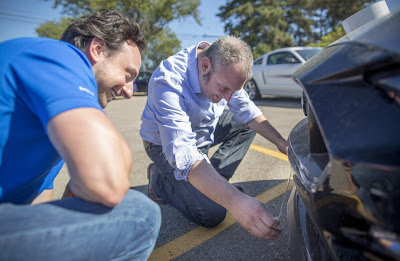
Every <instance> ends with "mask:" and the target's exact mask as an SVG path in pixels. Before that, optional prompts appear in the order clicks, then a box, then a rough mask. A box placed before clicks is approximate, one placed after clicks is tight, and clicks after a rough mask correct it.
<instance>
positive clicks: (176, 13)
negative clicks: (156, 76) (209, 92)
mask: <svg viewBox="0 0 400 261" xmlns="http://www.w3.org/2000/svg"><path fill="white" fill-rule="evenodd" d="M44 1H49V0H44ZM52 1H54V5H53V7H54V8H56V7H59V6H61V7H62V14H63V15H67V16H69V17H71V18H77V17H80V16H82V15H86V14H89V13H92V12H94V11H97V10H100V9H111V10H116V11H119V12H121V13H123V14H125V15H127V16H129V17H131V18H132V19H133V20H135V21H136V22H137V23H138V24H139V25H140V27H141V28H142V30H143V31H144V33H145V35H146V41H147V42H148V43H151V44H150V45H149V46H148V47H147V51H146V55H145V58H144V61H145V64H146V65H147V66H150V67H149V69H154V65H155V66H157V65H158V64H159V62H160V61H161V60H162V59H165V58H167V57H168V56H170V55H172V54H173V53H174V52H175V51H176V50H177V49H180V41H179V40H178V38H177V37H176V35H175V34H174V33H172V32H171V31H170V30H169V29H168V23H170V22H171V21H173V20H176V19H184V18H186V17H189V16H191V17H193V18H194V19H195V21H196V22H197V23H198V24H201V23H200V20H199V17H198V6H199V5H200V0H149V1H143V0H52ZM50 25H51V26H52V28H53V30H54V32H57V31H63V30H61V29H56V27H57V26H60V27H62V26H63V25H62V21H61V22H59V23H54V22H53V23H52V22H46V23H45V24H43V25H41V26H40V27H39V28H38V29H37V32H38V34H39V31H40V32H41V33H44V34H39V36H47V37H49V35H47V34H46V33H47V31H46V30H42V29H40V28H41V27H42V26H47V27H50ZM64 29H65V28H64ZM38 30H39V31H38ZM164 30H166V32H164ZM166 36H168V37H166ZM59 37H61V34H60V36H59ZM59 37H57V38H59ZM156 52H157V54H155V53H156ZM162 52H165V53H162ZM150 57H153V58H154V57H158V59H161V60H149V59H150Z"/></svg>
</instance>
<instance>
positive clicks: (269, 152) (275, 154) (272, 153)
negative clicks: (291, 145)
mask: <svg viewBox="0 0 400 261" xmlns="http://www.w3.org/2000/svg"><path fill="white" fill-rule="evenodd" d="M250 149H253V150H256V151H258V152H262V153H264V154H267V155H269V156H272V157H274V158H278V159H281V160H284V161H287V162H289V159H288V157H287V156H286V155H285V154H283V153H281V152H279V151H274V150H270V149H266V148H263V147H260V146H257V145H253V144H251V145H250Z"/></svg>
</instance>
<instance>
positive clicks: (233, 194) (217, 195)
mask: <svg viewBox="0 0 400 261" xmlns="http://www.w3.org/2000/svg"><path fill="white" fill-rule="evenodd" d="M189 182H190V183H191V184H192V185H193V186H195V187H196V188H197V189H198V190H199V191H200V192H202V193H203V194H204V195H206V196H207V197H209V198H210V199H211V200H214V201H215V202H217V203H218V204H220V205H221V206H223V207H224V208H226V209H227V210H228V211H229V212H231V213H232V215H233V217H234V218H235V219H236V221H237V222H238V223H239V224H240V225H242V226H243V227H244V228H245V229H246V230H247V231H249V232H250V233H251V234H252V235H254V236H256V237H259V238H263V239H276V238H277V237H278V235H279V234H280V233H281V231H280V230H279V229H276V227H277V226H278V225H279V222H278V221H276V220H275V219H274V218H273V217H272V216H271V215H270V214H269V213H268V212H267V210H266V209H265V207H264V205H263V204H262V203H261V202H260V201H258V200H256V199H254V198H252V197H250V196H248V195H246V194H243V193H242V192H240V191H239V190H238V189H236V188H235V187H234V186H233V185H232V184H230V183H229V182H228V181H227V180H226V179H224V178H223V177H222V176H221V175H219V174H218V173H217V172H216V171H215V169H214V168H213V167H212V166H211V164H209V163H207V162H206V161H198V162H197V163H195V164H194V165H193V166H192V168H191V170H190V172H189Z"/></svg>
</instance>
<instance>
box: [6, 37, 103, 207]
mask: <svg viewBox="0 0 400 261" xmlns="http://www.w3.org/2000/svg"><path fill="white" fill-rule="evenodd" d="M81 107H92V108H97V109H99V110H102V108H101V106H100V104H99V102H98V97H97V84H96V80H95V77H94V75H93V71H92V67H91V64H90V62H89V61H88V60H87V58H86V56H85V55H84V54H83V53H82V52H81V51H80V50H79V49H78V48H76V47H75V46H73V45H71V44H69V43H66V42H63V41H59V40H53V39H46V38H20V39H13V40H10V41H6V42H3V43H1V44H0V202H11V203H15V204H24V203H30V202H31V201H32V200H33V199H34V198H35V197H36V196H37V195H39V194H40V193H41V192H42V191H43V190H44V189H46V188H51V187H52V183H53V180H54V178H55V176H56V175H57V174H58V172H59V170H60V169H61V167H62V165H63V160H62V159H61V158H60V156H59V155H58V153H57V152H56V150H55V149H54V147H53V146H52V144H51V143H50V141H49V138H48V136H47V133H46V125H47V123H48V121H49V120H50V119H51V118H52V117H54V116H56V115H57V114H59V113H62V112H64V111H67V110H71V109H75V108H81ZM88 120H90V119H88ZM77 127H79V126H77Z"/></svg>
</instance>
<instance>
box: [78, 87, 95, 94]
mask: <svg viewBox="0 0 400 261" xmlns="http://www.w3.org/2000/svg"><path fill="white" fill-rule="evenodd" d="M79 90H80V91H84V92H87V93H89V94H90V95H92V96H94V93H93V92H92V91H90V90H89V89H88V88H85V87H82V86H79Z"/></svg>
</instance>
